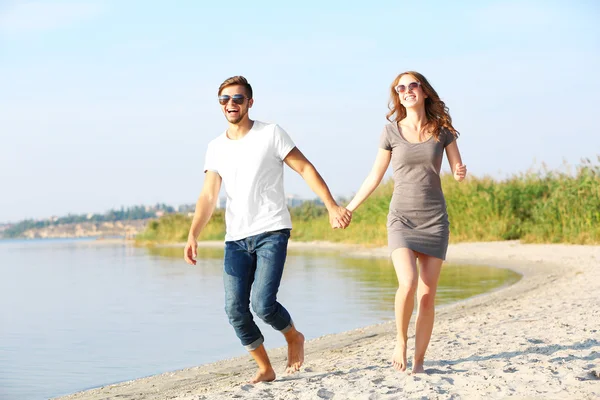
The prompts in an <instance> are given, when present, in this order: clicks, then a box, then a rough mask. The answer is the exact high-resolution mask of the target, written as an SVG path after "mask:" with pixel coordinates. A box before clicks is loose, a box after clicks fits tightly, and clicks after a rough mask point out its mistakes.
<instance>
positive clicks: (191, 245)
mask: <svg viewBox="0 0 600 400" xmlns="http://www.w3.org/2000/svg"><path fill="white" fill-rule="evenodd" d="M197 257H198V241H197V240H196V238H193V237H188V241H187V243H186V245H185V250H183V258H184V259H185V262H186V263H188V264H190V265H196V258H197Z"/></svg>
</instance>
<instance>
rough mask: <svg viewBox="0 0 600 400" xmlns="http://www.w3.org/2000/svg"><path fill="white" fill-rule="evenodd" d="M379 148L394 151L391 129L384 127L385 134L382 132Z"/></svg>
mask: <svg viewBox="0 0 600 400" xmlns="http://www.w3.org/2000/svg"><path fill="white" fill-rule="evenodd" d="M379 148H381V149H384V150H390V151H391V150H392V144H391V143H390V134H389V129H388V128H387V126H386V127H384V128H383V132H381V137H380V138H379Z"/></svg>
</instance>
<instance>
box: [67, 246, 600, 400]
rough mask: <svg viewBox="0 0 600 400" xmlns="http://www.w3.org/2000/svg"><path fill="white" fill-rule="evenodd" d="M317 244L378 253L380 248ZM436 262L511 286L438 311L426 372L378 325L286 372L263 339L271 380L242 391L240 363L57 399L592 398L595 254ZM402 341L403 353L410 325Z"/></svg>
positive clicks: (598, 251)
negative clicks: (472, 269) (405, 365)
mask: <svg viewBox="0 0 600 400" xmlns="http://www.w3.org/2000/svg"><path fill="white" fill-rule="evenodd" d="M318 245H319V246H321V247H328V248H335V249H343V251H344V252H345V253H347V252H352V253H354V255H356V256H382V257H386V256H387V250H386V249H362V248H356V247H352V246H338V245H329V244H318ZM291 246H294V247H306V246H309V247H314V246H315V244H303V243H294V244H291ZM447 261H448V262H453V263H470V264H477V265H491V266H497V267H505V268H511V269H513V270H515V271H517V272H519V273H521V274H522V275H523V279H521V280H520V281H519V282H518V283H516V284H514V285H512V286H510V287H507V288H503V289H500V290H497V291H495V292H492V293H488V294H484V295H480V296H477V297H474V298H471V299H467V300H464V301H462V302H459V303H455V304H452V305H449V306H445V307H441V308H439V309H438V311H437V314H436V324H435V327H434V331H433V336H432V340H431V344H430V346H429V350H428V352H427V356H426V362H425V369H426V374H418V375H411V374H409V373H401V372H398V371H396V370H394V369H393V368H392V367H391V365H390V361H389V359H390V356H391V354H392V351H393V347H394V337H395V326H394V323H393V322H388V323H384V324H379V325H374V326H369V327H365V328H361V329H357V330H353V331H349V332H345V333H341V334H336V335H329V336H324V337H321V338H317V339H314V340H310V341H308V342H307V344H306V361H305V364H304V366H303V368H302V369H301V371H300V372H299V373H297V374H294V375H289V376H286V375H284V373H283V370H284V366H285V354H286V353H285V349H283V348H279V349H269V347H268V343H266V345H267V349H268V350H269V354H270V356H271V361H272V362H273V365H274V367H275V370H276V372H277V374H278V378H277V380H276V381H274V382H270V383H260V384H257V385H250V384H246V383H245V382H247V381H248V380H249V379H250V378H251V377H252V376H253V374H254V372H255V366H254V364H253V362H252V361H251V358H250V357H249V356H244V357H238V358H235V359H230V360H224V361H220V362H217V363H213V364H207V365H203V366H199V367H195V368H189V369H185V370H181V371H176V372H168V373H164V374H161V375H158V376H153V377H148V378H143V379H138V380H133V381H129V382H123V383H119V384H116V385H111V386H105V387H101V388H97V389H93V390H89V391H85V392H80V393H76V394H72V395H69V396H65V397H61V399H73V400H74V399H182V400H183V399H185V400H200V399H206V400H213V399H236V398H239V399H255V400H259V399H260V400H262V399H365V400H366V399H369V400H374V399H503V398H507V397H511V398H518V399H598V398H600V270H599V269H598V266H599V263H600V246H573V245H523V244H520V243H517V242H493V243H461V244H455V245H450V248H449V249H448V260H447ZM413 322H414V318H413ZM299 328H300V329H301V327H299ZM409 334H410V335H411V337H410V339H409V343H408V345H409V353H408V354H409V357H410V356H411V355H412V354H413V350H414V340H413V339H414V337H413V334H414V325H411V327H410V329H409ZM409 369H410V362H409Z"/></svg>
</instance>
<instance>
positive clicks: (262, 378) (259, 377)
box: [250, 368, 275, 384]
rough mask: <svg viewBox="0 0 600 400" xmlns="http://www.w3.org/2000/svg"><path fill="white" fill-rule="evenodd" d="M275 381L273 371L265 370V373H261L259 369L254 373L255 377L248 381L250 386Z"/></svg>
mask: <svg viewBox="0 0 600 400" xmlns="http://www.w3.org/2000/svg"><path fill="white" fill-rule="evenodd" d="M274 380H275V371H273V368H271V369H269V370H266V371H261V370H260V369H259V370H258V372H257V373H256V376H255V377H254V378H253V379H252V380H250V383H251V384H255V383H258V382H271V381H274Z"/></svg>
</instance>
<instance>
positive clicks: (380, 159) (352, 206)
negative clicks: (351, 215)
mask: <svg viewBox="0 0 600 400" xmlns="http://www.w3.org/2000/svg"><path fill="white" fill-rule="evenodd" d="M391 159H392V152H391V151H390V150H384V149H379V151H378V152H377V157H376V158H375V163H374V164H373V168H372V169H371V172H370V173H369V175H368V176H367V178H366V179H365V181H364V182H363V184H362V185H361V187H360V189H359V190H358V192H357V193H356V195H354V198H353V199H352V201H350V203H349V204H348V206H347V207H346V208H347V209H348V210H350V211H352V212H354V210H356V209H357V208H358V206H360V205H361V204H362V202H363V201H365V200H366V199H367V198H368V197H369V196H370V195H371V193H373V191H374V190H375V189H376V188H377V186H379V184H380V183H381V180H382V179H383V176H384V175H385V171H387V169H388V166H389V165H390V160H391Z"/></svg>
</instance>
